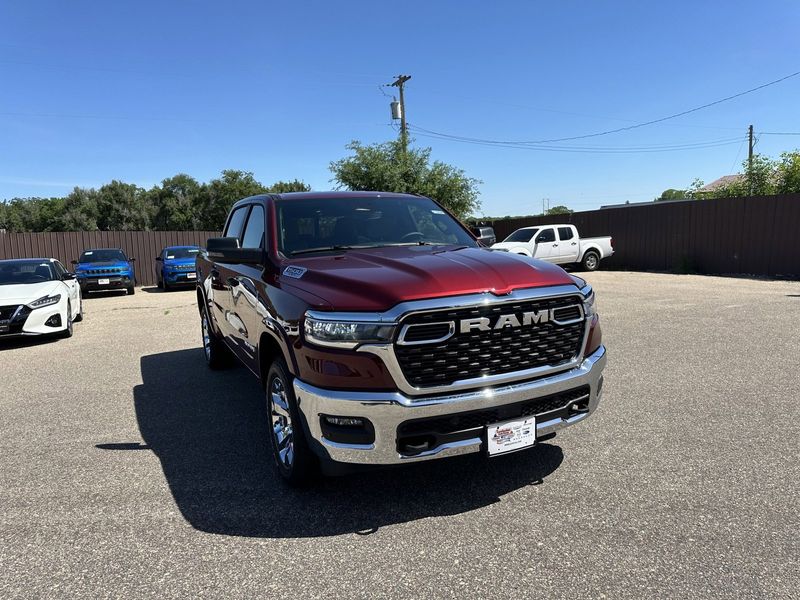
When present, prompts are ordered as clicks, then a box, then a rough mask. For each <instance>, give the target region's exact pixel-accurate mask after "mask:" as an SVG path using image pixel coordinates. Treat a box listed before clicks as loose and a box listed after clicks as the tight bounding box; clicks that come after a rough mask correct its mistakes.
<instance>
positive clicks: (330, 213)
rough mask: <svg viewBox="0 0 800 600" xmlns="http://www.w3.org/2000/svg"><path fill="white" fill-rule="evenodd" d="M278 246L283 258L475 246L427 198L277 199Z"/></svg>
mask: <svg viewBox="0 0 800 600" xmlns="http://www.w3.org/2000/svg"><path fill="white" fill-rule="evenodd" d="M275 205H276V209H277V216H278V232H279V239H278V248H279V249H280V251H281V252H283V254H285V255H286V256H291V255H293V254H308V253H312V252H314V251H324V250H336V249H346V248H378V247H381V246H398V245H417V244H436V245H453V244H457V245H459V246H469V247H477V243H476V242H475V240H474V239H473V238H472V236H470V235H469V234H468V233H467V232H466V231H465V230H464V228H463V227H462V226H461V225H460V224H459V223H458V222H457V221H456V220H455V219H453V217H451V216H450V215H449V214H447V213H446V212H445V211H443V210H442V209H441V208H440V207H439V206H438V205H437V204H436V203H435V202H433V201H432V200H430V199H428V198H391V197H390V198H320V199H310V198H309V199H303V200H289V199H285V200H277V201H276V202H275Z"/></svg>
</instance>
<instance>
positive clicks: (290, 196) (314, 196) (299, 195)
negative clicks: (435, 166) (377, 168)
mask: <svg viewBox="0 0 800 600" xmlns="http://www.w3.org/2000/svg"><path fill="white" fill-rule="evenodd" d="M275 197H276V198H280V199H281V200H306V199H307V200H324V199H326V198H331V199H334V198H420V197H421V196H417V195H415V194H398V193H395V192H348V191H334V192H287V193H285V194H275Z"/></svg>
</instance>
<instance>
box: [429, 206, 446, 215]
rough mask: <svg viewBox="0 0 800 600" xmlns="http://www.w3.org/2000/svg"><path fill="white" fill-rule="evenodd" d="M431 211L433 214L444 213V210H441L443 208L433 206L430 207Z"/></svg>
mask: <svg viewBox="0 0 800 600" xmlns="http://www.w3.org/2000/svg"><path fill="white" fill-rule="evenodd" d="M431 212H432V213H433V214H435V215H443V214H444V211H443V210H438V209H435V208H434V209H432V210H431Z"/></svg>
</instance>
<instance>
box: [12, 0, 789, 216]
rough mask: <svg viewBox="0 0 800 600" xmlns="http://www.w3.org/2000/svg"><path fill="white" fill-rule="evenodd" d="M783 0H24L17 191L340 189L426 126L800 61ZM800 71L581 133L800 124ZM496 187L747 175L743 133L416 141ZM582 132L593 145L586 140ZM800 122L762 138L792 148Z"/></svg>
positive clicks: (571, 110) (18, 21)
mask: <svg viewBox="0 0 800 600" xmlns="http://www.w3.org/2000/svg"><path fill="white" fill-rule="evenodd" d="M798 26H800V4H798V3H797V2H794V1H790V0H786V1H784V2H737V1H717V2H663V3H654V2H641V1H631V2H588V1H586V2H571V1H564V2H547V3H545V2H502V1H497V2H484V1H481V2H477V1H476V2H471V1H463V0H462V1H446V2H445V1H431V0H429V1H427V2H415V1H405V2H374V1H363V2H331V1H320V2H302V1H298V2H263V1H259V2H256V1H253V2H248V3H244V2H230V1H229V2H188V1H174V2H173V1H169V2H168V1H164V0H162V1H160V2H151V1H145V0H138V1H136V2H133V1H128V2H122V1H120V2H98V1H94V2H83V1H78V0H73V1H70V2H63V1H60V0H49V1H39V2H11V1H6V2H2V3H1V4H0V81H2V85H0V198H6V199H8V198H11V197H15V196H34V195H41V196H45V195H63V194H66V193H67V192H69V190H70V189H71V187H72V186H74V185H81V186H97V185H100V184H102V183H104V182H107V181H109V180H111V179H121V180H123V181H127V182H134V183H137V184H140V185H142V186H148V187H149V186H150V185H153V184H154V183H158V182H159V181H160V180H161V179H163V178H164V177H167V176H171V175H173V174H176V173H179V172H186V173H189V174H190V175H193V176H194V177H196V178H198V179H200V180H203V181H207V180H209V179H211V178H213V177H215V176H217V175H218V174H219V172H220V171H221V170H222V169H225V168H236V169H244V170H249V171H253V172H254V173H255V175H256V177H257V178H258V179H259V180H261V181H263V182H264V183H267V184H269V183H271V182H273V181H275V180H278V179H293V178H300V179H303V180H305V181H306V182H308V183H310V184H311V185H312V186H313V188H314V189H320V190H321V189H329V188H330V187H331V183H330V181H329V180H330V173H329V171H328V163H329V162H330V161H331V160H333V159H337V158H340V157H342V156H344V155H345V153H346V151H345V148H344V146H345V144H347V143H348V142H349V141H350V140H353V139H359V140H361V141H363V142H378V141H383V140H386V139H387V138H390V137H392V136H394V135H395V132H394V130H393V129H392V128H391V127H390V125H389V107H388V102H389V100H390V99H389V98H386V97H384V96H383V95H382V93H381V91H379V89H378V86H379V84H382V83H388V82H390V81H391V80H392V79H393V78H394V76H395V75H397V74H399V73H408V74H410V75H412V77H413V78H412V80H411V81H410V82H409V83H408V85H407V94H406V101H407V114H408V119H409V121H410V122H411V123H413V124H415V125H418V126H421V127H425V128H427V129H431V130H436V131H441V132H446V133H452V134H456V135H463V136H470V137H479V138H490V139H516V140H520V139H521V140H531V139H534V140H538V139H543V138H551V137H564V136H570V135H580V134H584V133H590V132H594V131H602V130H606V129H612V128H616V127H621V126H625V125H629V124H632V123H636V122H640V121H646V120H650V119H654V118H658V117H662V116H664V115H668V114H671V113H675V112H678V111H681V110H685V109H688V108H691V107H693V106H696V105H699V104H704V103H706V102H710V101H713V100H716V99H718V98H722V97H724V96H728V95H731V94H734V93H736V92H739V91H742V90H745V89H748V88H751V87H754V86H756V85H759V84H762V83H765V82H768V81H771V80H774V79H777V78H779V77H782V76H784V75H787V74H789V73H792V72H795V71H800V35H798ZM798 107H800V77H795V78H793V79H789V80H787V81H785V82H783V83H781V84H778V85H775V86H772V87H769V88H766V89H764V90H761V91H758V92H755V93H753V94H750V95H747V96H744V97H742V98H738V99H736V100H732V101H730V102H727V103H724V104H722V105H719V106H714V107H712V108H709V109H706V110H703V111H699V112H697V113H694V114H691V115H688V116H686V117H682V118H679V119H674V120H672V121H668V122H667V123H664V124H659V125H654V126H650V127H645V128H641V129H637V130H635V131H630V132H624V133H620V134H615V135H609V136H604V137H600V138H594V139H589V140H584V141H583V142H582V143H580V144H579V145H581V146H582V147H586V146H590V145H591V146H603V147H612V146H613V147H632V146H636V147H641V146H653V145H665V144H686V143H691V142H706V141H716V140H723V139H725V140H727V139H730V138H733V137H737V136H739V137H740V138H741V140H744V139H745V137H744V136H745V132H746V128H747V125H748V124H750V123H753V124H754V125H755V126H756V131H800V111H798ZM417 143H418V144H420V145H429V146H431V147H432V148H433V156H434V158H436V159H440V160H443V161H445V162H449V163H452V164H454V165H456V166H458V167H460V168H463V169H464V170H465V171H466V172H467V173H468V174H469V175H471V176H474V177H476V178H479V179H481V180H483V182H484V183H483V185H482V186H481V198H482V201H483V212H484V214H489V215H503V214H524V213H529V212H535V211H537V210H540V209H541V206H542V198H549V199H550V202H551V204H553V205H555V204H566V205H567V206H569V207H571V208H573V209H577V210H585V209H591V208H596V207H597V206H599V205H601V204H609V203H616V202H624V201H625V200H630V201H643V200H650V199H652V198H653V197H654V196H656V195H658V194H660V192H661V191H662V190H663V189H665V188H668V187H685V186H687V185H689V184H690V183H691V181H692V180H693V179H694V178H695V177H699V178H701V179H704V180H705V181H706V182H709V181H711V180H713V179H715V178H717V177H718V176H720V175H724V174H727V173H730V172H732V171H735V170H736V169H737V168H738V165H739V163H741V160H742V159H743V158H744V157H745V156H746V153H747V147H746V144H742V143H740V142H735V143H733V144H730V145H725V146H720V147H713V148H704V149H699V150H691V151H680V152H663V153H635V154H599V153H567V152H544V151H532V150H518V149H511V148H502V147H501V148H496V147H487V146H481V145H465V144H459V143H456V142H453V141H443V140H437V139H426V138H423V137H418V138H417ZM573 144H575V145H577V144H578V143H573ZM798 146H800V136H798V137H791V136H762V137H761V138H760V140H759V143H758V146H757V150H758V151H761V152H764V153H766V154H771V155H777V154H778V153H780V152H781V151H783V150H789V149H793V148H795V147H798Z"/></svg>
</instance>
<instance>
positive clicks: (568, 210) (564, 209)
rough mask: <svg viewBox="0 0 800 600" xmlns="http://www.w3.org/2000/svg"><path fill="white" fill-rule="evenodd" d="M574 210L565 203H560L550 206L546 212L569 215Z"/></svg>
mask: <svg viewBox="0 0 800 600" xmlns="http://www.w3.org/2000/svg"><path fill="white" fill-rule="evenodd" d="M573 212H575V211H573V210H572V209H571V208H567V207H566V206H564V205H563V204H559V205H558V206H554V207H553V208H548V209H547V212H546V213H545V214H548V215H569V214H572V213H573Z"/></svg>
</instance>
